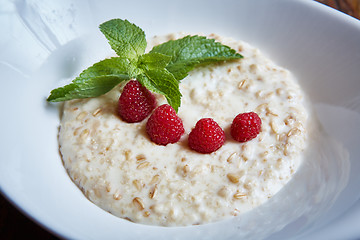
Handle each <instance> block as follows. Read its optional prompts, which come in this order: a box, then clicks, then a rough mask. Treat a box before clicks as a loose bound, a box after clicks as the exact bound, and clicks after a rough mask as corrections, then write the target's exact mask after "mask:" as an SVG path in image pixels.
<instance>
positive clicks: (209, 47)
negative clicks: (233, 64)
mask: <svg viewBox="0 0 360 240" xmlns="http://www.w3.org/2000/svg"><path fill="white" fill-rule="evenodd" d="M150 53H161V54H165V55H168V56H171V57H172V58H171V61H170V63H169V64H168V66H167V67H166V68H167V69H168V70H169V71H170V72H171V73H172V74H173V75H174V77H175V78H176V79H177V80H181V79H183V78H185V77H186V76H187V74H188V72H190V71H191V70H192V69H194V67H196V66H197V65H199V64H208V63H212V62H218V61H226V60H235V59H240V58H242V57H243V56H242V55H240V54H239V53H236V51H235V50H233V49H231V48H230V47H228V46H225V45H223V44H221V43H219V42H215V40H214V39H208V38H206V37H203V36H186V37H184V38H181V39H177V40H171V41H168V42H165V43H163V44H160V45H157V46H155V47H154V48H153V49H152V50H151V51H150Z"/></svg>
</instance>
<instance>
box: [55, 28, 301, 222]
mask: <svg viewBox="0 0 360 240" xmlns="http://www.w3.org/2000/svg"><path fill="white" fill-rule="evenodd" d="M182 36H183V35H181V34H173V35H170V36H164V37H155V38H154V39H152V41H151V43H150V44H149V45H150V46H149V49H151V47H152V46H153V45H154V44H155V45H156V44H159V43H161V42H164V41H167V40H169V39H171V38H179V37H182ZM210 37H212V38H215V39H216V40H218V41H220V42H222V43H223V44H225V45H228V46H230V47H231V48H233V49H236V50H237V51H239V52H240V53H241V54H242V55H243V56H244V58H243V59H240V60H238V61H232V62H227V63H216V64H212V65H209V66H206V67H199V68H197V69H196V70H194V71H192V72H190V74H189V76H188V77H186V78H185V79H183V80H182V81H181V84H180V91H181V93H182V95H183V97H182V102H181V107H180V108H179V112H178V115H179V117H180V118H181V119H182V120H183V124H184V128H185V134H184V135H183V136H182V138H181V139H180V141H179V142H177V143H175V144H168V145H167V146H160V145H156V144H154V143H153V142H151V141H150V140H149V138H148V136H147V134H146V130H145V125H146V119H145V120H144V121H142V122H140V123H131V124H130V123H126V122H124V121H122V120H121V119H120V118H119V117H118V116H117V114H116V108H117V102H118V99H119V96H120V94H121V89H122V86H123V85H122V86H120V87H116V88H115V89H113V90H112V91H110V92H109V93H107V94H105V95H103V96H101V97H98V98H91V99H83V100H72V101H69V102H66V103H65V106H64V113H63V116H62V120H61V127H60V134H59V141H60V146H61V147H60V150H61V154H62V157H63V161H64V165H65V167H66V169H67V171H68V173H69V175H70V176H71V178H72V179H73V180H74V182H75V183H76V184H77V185H78V186H79V188H81V190H82V191H83V192H84V194H85V195H86V197H87V198H89V199H90V200H91V201H92V202H94V203H95V204H96V205H98V206H99V207H101V208H103V209H104V210H106V211H108V212H110V213H112V214H114V215H116V216H119V217H122V218H126V219H129V220H131V221H134V222H138V223H144V224H152V225H163V226H185V225H192V224H204V223H208V222H214V221H218V220H221V219H225V218H229V217H232V216H237V215H239V214H242V213H244V212H246V211H249V210H251V209H253V208H255V207H256V206H259V205H261V204H263V203H264V202H266V201H267V200H268V199H269V198H271V197H272V196H273V195H274V194H276V193H277V192H278V191H279V190H280V189H281V188H282V187H283V186H284V185H285V184H286V183H287V182H288V181H289V180H290V179H291V177H292V176H293V174H294V173H295V172H296V170H297V169H298V167H299V166H300V164H301V163H302V161H303V159H302V156H303V151H304V149H305V148H306V138H307V133H306V125H307V114H308V113H307V109H306V107H305V103H304V99H303V98H304V93H303V92H302V90H301V89H300V87H299V85H298V84H297V82H296V80H295V79H294V77H293V76H292V75H291V73H290V72H289V71H287V70H285V69H283V68H281V67H279V66H277V65H275V64H274V63H273V62H271V61H270V60H269V59H267V58H266V57H264V56H263V55H262V54H261V53H260V52H259V50H257V49H255V48H253V47H252V46H250V45H248V44H247V43H244V42H241V41H235V40H232V39H227V38H222V37H219V36H216V35H211V36H210ZM157 101H158V105H160V104H163V103H166V100H165V98H164V97H163V96H160V95H157ZM251 111H254V112H256V113H257V114H258V115H259V116H260V118H261V120H262V129H261V132H260V134H259V135H258V136H257V137H256V138H255V139H253V140H251V141H249V142H246V143H239V142H236V141H234V140H232V138H231V136H230V125H231V122H232V120H233V119H234V117H235V116H236V115H237V114H239V113H243V112H251ZM201 118H213V119H214V120H215V121H216V122H217V123H218V124H219V125H220V126H221V127H222V128H223V129H224V130H225V133H226V141H225V144H224V145H223V146H222V147H221V148H220V149H219V150H218V151H216V152H213V153H211V154H201V153H197V152H195V151H193V150H191V149H190V148H189V147H188V145H187V136H188V134H189V132H190V131H191V129H192V128H193V127H194V126H195V123H196V122H197V121H198V120H199V119H201Z"/></svg>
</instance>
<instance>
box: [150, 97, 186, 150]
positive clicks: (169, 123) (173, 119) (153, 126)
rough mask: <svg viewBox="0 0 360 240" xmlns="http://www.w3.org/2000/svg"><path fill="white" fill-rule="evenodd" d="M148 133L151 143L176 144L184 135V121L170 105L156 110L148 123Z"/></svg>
mask: <svg viewBox="0 0 360 240" xmlns="http://www.w3.org/2000/svg"><path fill="white" fill-rule="evenodd" d="M146 132H147V134H148V135H149V137H150V139H151V141H153V142H154V143H156V144H159V145H167V144H168V143H176V142H177V141H179V139H180V137H181V136H182V135H183V134H184V132H185V130H184V126H183V122H182V120H181V119H180V118H179V117H178V116H177V115H176V112H175V110H174V109H173V108H172V107H171V106H170V105H168V104H164V105H161V106H159V107H158V108H156V109H155V111H154V112H153V113H152V114H151V116H150V118H149V119H148V121H147V123H146Z"/></svg>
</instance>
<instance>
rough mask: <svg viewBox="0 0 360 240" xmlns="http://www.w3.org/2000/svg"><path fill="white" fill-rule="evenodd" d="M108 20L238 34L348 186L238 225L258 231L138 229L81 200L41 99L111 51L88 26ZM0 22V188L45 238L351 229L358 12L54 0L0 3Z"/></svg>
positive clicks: (55, 117)
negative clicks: (291, 82)
mask: <svg viewBox="0 0 360 240" xmlns="http://www.w3.org/2000/svg"><path fill="white" fill-rule="evenodd" d="M112 18H122V19H128V20H130V21H131V22H134V23H135V24H136V25H138V26H140V27H141V28H142V29H144V30H145V32H146V34H147V36H152V35H160V34H165V33H170V32H178V31H186V32H204V33H211V32H214V33H217V34H220V35H224V36H229V37H233V38H235V39H239V40H244V41H246V42H249V43H250V44H251V45H253V46H256V47H258V48H260V50H261V51H262V52H263V53H265V55H267V56H269V57H270V58H271V59H273V60H274V61H275V62H276V63H278V64H279V65H281V66H284V67H286V68H288V69H289V70H291V71H292V72H293V73H294V74H295V75H296V77H297V78H298V79H299V82H300V84H301V85H302V86H303V88H304V89H305V91H306V92H307V94H308V95H309V97H310V99H311V102H312V104H313V106H314V108H315V112H316V114H317V115H318V117H319V119H320V121H321V122H322V124H323V127H324V129H325V130H326V131H327V132H328V133H329V135H330V136H332V137H333V138H334V139H335V141H337V142H338V144H339V145H340V146H342V149H343V150H344V152H346V153H347V154H348V156H349V158H348V160H349V161H350V164H351V168H350V172H349V182H348V183H347V184H346V186H345V189H344V190H343V191H342V192H341V193H340V194H339V196H338V197H337V196H334V197H333V198H332V200H333V201H335V200H336V201H335V202H331V201H330V202H331V203H334V204H331V206H330V205H329V206H323V205H324V202H321V203H320V205H319V207H320V208H324V210H323V211H319V212H318V215H315V214H312V215H311V214H309V215H306V214H305V215H302V216H301V217H300V218H299V219H294V220H295V221H294V222H290V221H289V224H288V225H286V226H284V225H281V224H279V225H278V226H276V224H273V225H271V224H270V225H271V228H270V227H269V223H268V222H267V221H268V219H267V217H268V216H267V215H266V217H263V218H262V219H261V218H257V219H260V221H257V222H250V223H248V225H249V226H251V227H254V226H256V228H257V229H258V231H257V232H256V233H254V235H251V236H247V235H244V234H242V233H241V232H240V231H244V229H243V228H240V227H239V229H238V225H237V223H236V222H235V223H234V222H231V221H232V220H230V222H229V221H223V222H219V223H213V224H206V225H203V226H192V227H181V228H164V227H155V226H145V225H140V224H135V223H131V222H128V221H126V220H123V219H119V218H116V217H114V216H112V215H110V214H109V213H106V212H105V211H103V210H101V209H100V208H98V207H96V206H95V205H94V204H92V203H91V202H89V201H88V200H87V199H86V198H85V197H84V195H83V194H82V193H81V192H80V190H79V189H78V188H77V187H76V186H75V185H74V183H73V182H72V181H71V180H70V178H69V177H68V175H67V173H66V171H65V169H64V167H63V165H62V162H61V159H60V156H59V152H58V143H57V131H58V124H59V111H58V107H57V105H56V104H55V105H54V104H48V103H47V102H46V97H47V96H48V94H49V91H50V90H51V89H53V88H55V87H57V86H60V85H63V83H64V82H65V81H66V80H68V78H69V77H73V76H75V75H76V74H77V73H79V71H81V69H83V68H84V67H85V66H88V65H90V64H92V63H94V62H96V61H98V60H100V59H102V58H104V57H105V56H106V55H107V54H108V53H109V51H110V49H109V47H108V46H107V43H106V41H105V40H104V38H103V37H102V36H101V33H99V31H98V30H97V27H98V25H99V24H100V23H102V22H104V21H106V20H109V19H112ZM0 23H1V26H2V27H1V29H0V33H1V36H2V37H1V39H0V48H1V52H0V73H1V81H2V87H1V88H0V92H1V95H0V96H1V106H2V109H3V111H2V113H3V114H2V118H1V120H0V123H1V124H0V126H1V128H0V129H1V130H0V133H1V135H0V136H1V138H0V139H1V145H0V149H1V155H2V156H1V159H0V187H1V188H0V190H1V192H2V193H3V194H4V195H5V196H6V197H7V198H8V199H9V200H10V201H12V202H13V203H14V204H15V205H16V206H17V207H18V208H19V209H21V210H22V211H23V212H24V213H25V214H27V215H28V216H29V217H31V218H32V219H33V220H35V221H36V222H38V223H40V224H41V225H43V226H44V227H45V228H47V229H48V230H50V231H51V232H53V233H54V234H57V235H58V236H61V237H63V238H70V239H115V238H118V239H136V238H142V239H175V238H176V239H220V238H221V239H225V238H227V239H232V238H240V237H246V239H250V238H263V237H267V238H269V239H289V238H294V239H311V238H312V239H349V238H358V237H360V228H359V222H360V202H359V198H360V190H359V188H358V185H357V183H358V182H360V175H359V174H358V172H360V163H359V161H358V159H359V157H360V149H359V144H360V128H359V127H358V126H359V124H360V79H359V76H360V44H359V43H360V22H359V21H358V20H356V19H354V18H351V17H349V16H347V15H345V14H342V13H340V12H337V11H335V10H333V9H330V8H328V7H326V6H324V5H321V4H319V3H317V2H313V1H305V0H293V1H285V0H273V1H268V0H253V1H245V0H243V1H236V0H223V1H214V0H211V1H205V0H199V1H194V0H181V1H165V0H157V1H140V0H138V1H115V0H114V1H95V0H94V1H81V2H80V1H75V0H73V1H72V0H62V1H57V2H53V1H52V2H45V1H15V2H14V3H13V2H4V3H3V6H2V10H0ZM90 37H91V38H90ZM339 174H341V173H339ZM329 177H330V178H331V177H334V176H331V175H330V176H329ZM345 178H346V177H345ZM337 193H339V192H337ZM335 195H337V194H335ZM326 203H328V202H326ZM296 204H297V203H296ZM321 204H322V205H321ZM294 205H295V203H294ZM260 209H261V208H260ZM258 213H259V211H258ZM283 216H286V214H285V215H283ZM307 216H308V217H309V218H307ZM239 222H240V220H239ZM242 226H243V225H242ZM283 227H285V228H283ZM272 233H274V235H270V234H272Z"/></svg>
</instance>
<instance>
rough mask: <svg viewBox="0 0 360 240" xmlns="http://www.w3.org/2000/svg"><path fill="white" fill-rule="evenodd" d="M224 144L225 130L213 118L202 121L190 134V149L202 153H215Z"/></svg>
mask: <svg viewBox="0 0 360 240" xmlns="http://www.w3.org/2000/svg"><path fill="white" fill-rule="evenodd" d="M224 142H225V132H224V130H223V129H222V128H221V127H220V126H219V125H218V124H217V123H216V122H215V121H214V120H213V119H211V118H203V119H200V120H199V121H198V122H197V123H196V125H195V128H194V129H193V130H191V132H190V134H189V147H190V148H191V149H193V150H195V151H197V152H200V153H212V152H215V151H216V150H218V149H219V148H220V147H221V146H222V145H223V144H224Z"/></svg>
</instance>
